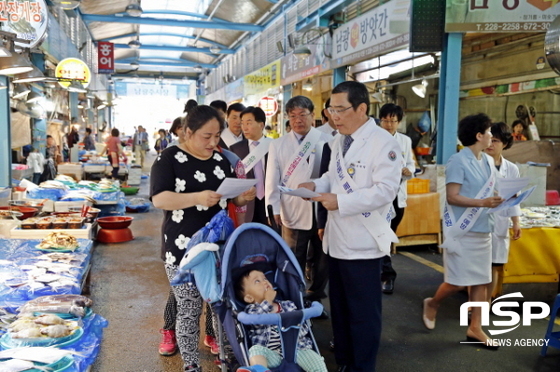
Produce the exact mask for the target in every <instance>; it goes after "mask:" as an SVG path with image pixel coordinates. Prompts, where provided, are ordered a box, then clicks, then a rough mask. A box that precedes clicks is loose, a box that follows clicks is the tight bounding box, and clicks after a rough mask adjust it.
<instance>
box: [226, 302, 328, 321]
mask: <svg viewBox="0 0 560 372" xmlns="http://www.w3.org/2000/svg"><path fill="white" fill-rule="evenodd" d="M298 312H300V313H301V314H302V315H301V318H302V320H301V321H302V322H305V321H306V320H308V319H311V318H315V317H318V316H319V315H321V314H322V313H323V305H322V304H321V303H319V302H317V301H314V302H313V303H312V304H311V307H310V308H307V309H303V310H296V311H290V314H293V313H298ZM282 314H287V313H273V314H247V313H246V312H244V311H242V312H240V313H239V314H238V315H237V319H238V320H239V321H240V322H241V323H243V324H245V325H256V324H266V325H277V326H281V325H282Z"/></svg>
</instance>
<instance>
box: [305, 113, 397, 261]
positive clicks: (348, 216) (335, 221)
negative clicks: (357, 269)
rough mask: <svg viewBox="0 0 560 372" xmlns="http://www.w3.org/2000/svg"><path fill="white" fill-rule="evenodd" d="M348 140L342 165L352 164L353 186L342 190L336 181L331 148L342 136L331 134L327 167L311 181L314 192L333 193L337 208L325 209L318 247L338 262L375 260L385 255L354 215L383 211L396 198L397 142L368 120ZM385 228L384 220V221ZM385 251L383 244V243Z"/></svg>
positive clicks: (334, 148)
mask: <svg viewBox="0 0 560 372" xmlns="http://www.w3.org/2000/svg"><path fill="white" fill-rule="evenodd" d="M352 138H353V139H354V142H353V143H352V145H351V146H350V149H349V150H348V152H347V153H346V156H345V157H344V162H345V165H346V167H347V168H348V167H353V168H354V170H355V174H354V177H353V180H354V181H355V182H356V184H357V186H358V189H357V190H354V192H353V193H352V194H347V193H346V191H345V190H344V189H343V187H342V186H341V185H340V184H339V183H338V181H337V180H336V178H337V172H336V152H337V151H338V148H339V147H341V146H342V143H343V141H344V136H337V137H336V138H335V139H334V142H333V145H332V150H333V151H332V155H331V161H330V163H329V171H328V172H327V173H325V174H324V175H323V176H322V177H321V178H320V179H318V180H315V181H314V182H315V185H316V190H315V191H317V192H319V193H325V192H332V193H335V194H337V199H338V210H335V211H329V214H328V218H327V225H326V227H325V237H324V239H323V250H324V251H325V253H327V254H328V255H330V256H331V257H334V258H338V259H343V260H359V259H375V258H380V257H383V256H385V255H386V253H384V252H382V251H381V248H380V247H379V246H378V244H377V242H376V240H375V239H374V238H373V236H371V234H370V233H369V231H368V229H367V228H366V227H365V226H364V225H363V223H362V221H361V219H360V217H359V216H360V214H361V213H366V212H371V213H382V214H385V213H387V211H388V209H389V206H390V205H391V204H392V202H393V200H394V199H395V197H396V196H397V191H398V189H399V184H400V181H401V164H402V163H401V151H400V147H399V143H398V142H397V141H396V140H395V138H394V137H393V136H391V134H390V133H389V132H387V131H386V130H385V129H383V128H381V127H378V126H377V124H375V121H374V120H373V119H370V120H369V121H368V122H367V123H365V124H364V125H362V126H361V127H360V128H359V129H358V130H357V131H356V132H354V133H353V134H352ZM384 222H386V223H387V226H386V227H388V226H389V225H390V223H389V221H386V220H385V219H384ZM385 248H386V249H388V247H385Z"/></svg>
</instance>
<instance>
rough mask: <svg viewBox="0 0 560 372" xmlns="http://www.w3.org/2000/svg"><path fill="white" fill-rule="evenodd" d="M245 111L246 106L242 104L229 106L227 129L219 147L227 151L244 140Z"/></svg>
mask: <svg viewBox="0 0 560 372" xmlns="http://www.w3.org/2000/svg"><path fill="white" fill-rule="evenodd" d="M243 110H245V106H244V105H243V104H241V103H233V104H231V105H229V107H228V109H227V112H226V115H227V128H226V129H224V130H223V131H222V135H221V136H220V137H221V138H220V142H219V143H218V145H219V146H220V147H221V148H223V149H226V150H229V148H230V147H231V146H232V145H233V144H235V143H237V142H239V141H241V140H243V139H244V137H243V131H242V130H241V112H243Z"/></svg>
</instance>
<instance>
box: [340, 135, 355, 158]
mask: <svg viewBox="0 0 560 372" xmlns="http://www.w3.org/2000/svg"><path fill="white" fill-rule="evenodd" d="M352 142H354V139H353V138H352V136H350V135H348V136H347V135H345V136H344V143H343V144H342V156H344V155H346V152H347V151H348V149H349V148H350V145H351V144H352Z"/></svg>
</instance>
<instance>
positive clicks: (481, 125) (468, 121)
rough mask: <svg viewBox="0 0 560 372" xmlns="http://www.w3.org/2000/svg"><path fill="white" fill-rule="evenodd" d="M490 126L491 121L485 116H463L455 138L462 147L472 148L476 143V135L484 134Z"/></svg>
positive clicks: (481, 114)
mask: <svg viewBox="0 0 560 372" xmlns="http://www.w3.org/2000/svg"><path fill="white" fill-rule="evenodd" d="M491 126H492V120H491V119H490V118H489V117H488V115H486V114H483V113H480V114H476V115H469V116H465V117H464V118H463V119H461V121H460V122H459V130H458V132H457V136H458V137H459V141H461V143H462V144H463V146H465V147H466V146H472V145H474V144H475V143H476V141H477V139H476V135H477V134H478V133H480V134H484V133H485V132H486V131H487V130H488V128H490V127H491Z"/></svg>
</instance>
